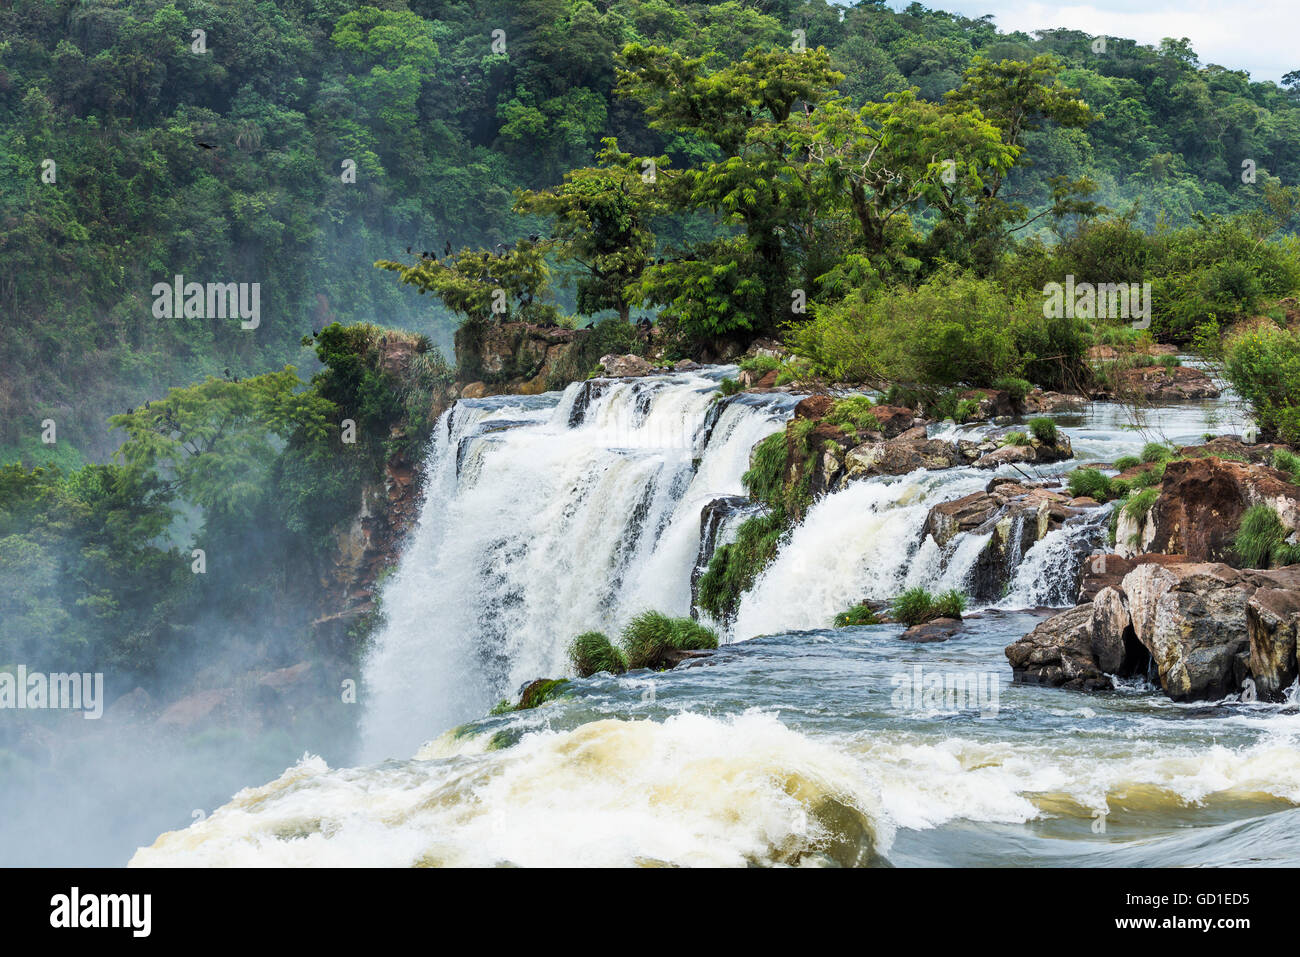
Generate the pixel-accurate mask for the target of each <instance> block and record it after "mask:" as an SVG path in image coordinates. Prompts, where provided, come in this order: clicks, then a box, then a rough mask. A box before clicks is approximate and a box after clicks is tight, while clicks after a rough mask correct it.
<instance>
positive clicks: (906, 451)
mask: <svg viewBox="0 0 1300 957" xmlns="http://www.w3.org/2000/svg"><path fill="white" fill-rule="evenodd" d="M959 459H960V456H959V455H958V452H957V446H956V445H955V444H953V443H952V442H945V441H943V440H942V439H919V440H918V439H913V440H908V441H903V440H901V439H895V440H890V441H885V442H864V443H862V444H861V445H858V446H856V447H854V448H853V449H851V450H849V452H848V453H847V454H846V455H845V456H844V467H845V471H846V474H847V477H848V478H850V479H857V478H869V477H871V476H874V475H906V474H907V473H909V472H914V471H916V470H917V469H928V470H931V471H933V470H938V469H950V468H952V467H953V466H955V465H957V464H958V462H959Z"/></svg>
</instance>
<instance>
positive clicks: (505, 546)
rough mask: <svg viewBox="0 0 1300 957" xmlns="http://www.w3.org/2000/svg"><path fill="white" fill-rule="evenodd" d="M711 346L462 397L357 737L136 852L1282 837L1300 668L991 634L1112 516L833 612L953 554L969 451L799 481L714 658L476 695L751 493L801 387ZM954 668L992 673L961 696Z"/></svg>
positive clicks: (420, 861)
mask: <svg viewBox="0 0 1300 957" xmlns="http://www.w3.org/2000/svg"><path fill="white" fill-rule="evenodd" d="M732 372H734V370H732V369H729V368H713V369H708V370H704V371H702V372H698V373H681V374H675V375H669V376H657V377H650V378H646V379H642V380H631V381H604V380H593V381H591V382H587V383H579V384H575V385H572V386H570V387H569V388H568V389H566V390H565V391H564V392H563V393H550V394H547V395H542V396H536V397H528V398H523V397H496V398H491V399H477V400H464V401H461V402H459V403H457V404H456V405H455V406H454V407H453V408H452V409H451V410H450V411H449V412H448V413H447V414H446V415H445V416H444V418H443V420H442V421H441V422H440V423H439V426H438V432H437V435H436V438H435V442H434V443H433V448H432V449H431V451H430V453H429V461H428V466H427V474H428V481H427V489H426V500H425V503H424V506H423V512H422V515H421V520H420V524H419V527H418V529H417V530H416V532H415V533H414V534H413V536H412V539H411V541H410V542H409V544H408V546H407V549H406V551H405V553H404V555H403V558H402V561H401V564H400V567H399V569H398V570H397V572H396V573H395V574H394V575H393V576H392V578H391V579H390V580H389V582H388V583H387V585H386V588H385V590H384V594H383V611H384V614H385V618H386V624H385V625H384V627H383V628H382V629H381V631H380V632H379V633H378V635H377V637H376V639H375V641H374V644H373V647H372V649H371V651H370V654H369V656H368V658H367V660H366V663H365V671H364V681H363V704H364V707H365V713H364V718H363V722H362V736H363V751H364V753H363V755H362V756H361V761H362V762H363V763H361V764H359V765H358V766H356V767H350V768H347V767H345V768H330V767H327V766H326V765H325V763H324V762H323V761H322V760H321V759H319V758H317V757H313V756H305V757H304V758H303V760H302V761H300V762H299V763H298V764H297V765H295V766H294V767H291V768H289V769H287V770H286V771H285V772H284V774H283V775H282V776H281V777H280V778H278V779H277V780H275V781H272V782H270V783H268V784H265V785H262V786H259V787H250V788H246V789H245V790H243V791H241V792H239V793H238V794H237V795H235V797H234V798H233V799H232V800H231V801H230V803H228V804H227V805H225V806H224V807H222V808H220V809H219V810H217V811H216V812H215V813H213V814H212V815H211V816H209V817H208V818H207V819H205V820H202V821H198V822H196V823H194V824H193V825H192V826H190V827H188V828H186V829H184V830H180V831H172V832H168V833H167V834H164V835H162V836H161V837H160V838H159V839H158V840H157V841H156V842H155V843H154V844H153V845H152V846H150V847H147V848H142V849H140V850H139V851H138V852H137V853H136V855H135V857H134V858H133V860H132V863H133V864H134V865H137V866H151V865H175V864H181V865H209V864H217V865H242V864H259V865H262V864H269V865H282V864H283V865H342V864H361V865H368V864H372V865H398V866H422V865H494V864H506V863H510V864H519V865H545V864H574V865H620V866H621V865H660V864H674V865H722V866H733V865H736V866H738V865H745V864H777V865H780V864H792V865H806V864H829V865H847V866H855V865H879V864H894V865H972V864H995V865H1027V864H1034V863H1044V864H1053V865H1062V864H1086V865H1095V864H1140V865H1170V864H1176V865H1197V864H1240V863H1247V862H1251V863H1288V864H1296V863H1298V862H1300V839H1298V838H1297V836H1296V835H1297V833H1300V831H1298V829H1297V824H1300V748H1298V747H1297V745H1298V744H1300V711H1298V709H1297V704H1296V702H1295V701H1294V697H1295V695H1294V690H1293V694H1292V698H1293V700H1292V701H1290V702H1288V703H1286V704H1282V705H1264V704H1258V703H1243V702H1240V701H1237V700H1233V699H1229V700H1225V701H1222V702H1217V703H1211V704H1206V703H1201V704H1198V705H1179V704H1174V703H1173V702H1170V701H1168V700H1167V699H1166V698H1164V696H1163V695H1161V694H1159V693H1158V692H1156V691H1154V690H1153V689H1152V688H1150V687H1148V686H1146V685H1144V684H1142V683H1141V682H1123V683H1119V684H1118V685H1117V687H1116V689H1115V690H1114V691H1113V692H1110V693H1105V694H1087V695H1085V694H1081V693H1073V692H1066V691H1058V690H1051V689H1042V688H1034V687H1023V686H1015V685H1012V684H1011V681H1010V678H1011V674H1010V669H1009V667H1008V666H1007V663H1006V659H1005V657H1004V655H1003V653H1002V649H1003V647H1004V646H1005V645H1006V644H1008V643H1009V642H1011V641H1013V640H1014V639H1016V638H1018V637H1020V636H1021V635H1023V634H1024V633H1025V632H1027V631H1028V630H1030V629H1031V628H1032V627H1033V626H1034V625H1035V624H1036V623H1037V622H1038V621H1039V620H1041V617H1042V615H1043V614H1045V611H1044V610H1043V608H1042V607H1041V606H1061V605H1066V604H1070V603H1071V602H1072V596H1071V595H1070V594H1069V588H1068V587H1066V583H1068V582H1070V581H1071V580H1072V578H1073V575H1074V572H1075V570H1076V569H1077V566H1078V562H1079V561H1081V560H1082V559H1081V555H1083V554H1086V552H1087V551H1088V550H1089V549H1090V547H1091V544H1092V543H1093V542H1094V540H1095V536H1096V535H1097V533H1098V531H1099V528H1100V527H1101V524H1104V523H1099V522H1096V521H1093V522H1080V523H1075V524H1070V525H1067V526H1065V527H1063V528H1062V529H1060V530H1058V531H1056V532H1053V533H1050V534H1049V535H1048V536H1047V537H1046V538H1044V539H1043V540H1041V541H1040V542H1038V543H1037V544H1035V545H1034V546H1033V547H1032V548H1031V549H1030V551H1029V552H1028V554H1026V555H1025V557H1024V558H1023V560H1022V561H1021V562H1020V563H1019V565H1018V566H1017V567H1016V568H1014V569H1012V570H1011V572H1012V574H1011V584H1010V586H1009V588H1008V590H1007V592H1006V593H1005V594H1004V595H1003V596H1001V597H1000V598H999V599H998V600H997V601H996V602H993V603H989V604H987V605H986V606H985V607H983V608H976V609H975V612H976V613H975V614H974V615H972V616H971V617H970V619H969V626H970V627H969V628H968V630H967V631H966V632H965V633H964V634H962V635H961V636H959V637H958V638H955V639H953V640H951V641H948V642H944V643H940V644H929V645H926V644H922V645H912V644H905V643H901V642H899V641H898V640H897V637H898V633H899V631H900V626H889V625H878V626H870V627H860V628H846V629H838V630H834V629H831V628H830V627H829V625H830V622H831V619H832V618H833V617H834V615H835V614H836V613H837V612H839V611H842V610H844V608H846V607H847V606H849V605H851V604H853V603H855V602H856V601H858V600H860V599H861V598H863V597H875V598H888V597H890V596H892V595H895V594H897V593H898V592H899V591H901V590H902V589H904V588H907V587H911V586H914V585H923V586H925V587H927V588H930V589H932V590H940V589H944V588H948V587H961V586H962V584H963V582H964V581H965V580H966V578H967V576H968V575H969V574H970V572H971V568H972V563H973V562H974V560H975V557H976V556H977V555H978V553H979V551H980V549H981V547H982V546H983V544H984V540H983V539H982V537H981V536H978V535H959V536H958V537H957V538H956V539H955V540H954V541H953V542H951V543H949V545H948V546H947V547H946V548H943V549H940V548H939V547H938V546H936V545H935V543H934V542H933V540H931V539H928V538H927V539H924V540H922V536H921V530H922V526H923V524H924V521H925V517H926V514H927V512H928V510H929V509H930V507H932V506H933V505H934V504H936V503H938V502H942V501H946V500H949V499H953V498H956V497H959V496H961V495H965V494H968V493H970V492H972V491H975V490H977V489H980V488H983V487H984V485H985V484H986V483H987V482H988V479H989V478H990V473H989V472H985V471H979V470H975V469H968V468H957V469H951V470H948V471H944V472H917V473H914V474H912V475H907V476H900V477H892V478H883V479H871V480H866V481H861V482H858V483H855V484H852V485H850V486H849V487H848V488H846V489H844V490H843V491H841V492H838V493H836V494H834V495H830V496H827V497H825V498H823V499H822V500H820V501H819V502H817V503H816V504H815V505H814V506H813V507H812V508H811V509H810V510H809V512H808V514H807V516H806V517H805V519H804V521H803V522H802V523H801V524H800V525H799V526H798V527H796V528H795V529H794V530H793V531H792V532H791V533H790V534H789V536H788V537H787V538H786V539H785V540H784V541H783V543H782V545H781V547H780V549H779V552H778V554H777V557H776V558H775V560H774V561H773V562H772V563H771V565H770V566H769V567H768V568H767V569H766V570H765V571H764V572H763V574H762V575H761V576H760V578H759V580H758V581H757V583H756V584H755V587H754V588H753V589H752V590H751V591H750V592H749V593H748V594H747V595H746V596H745V597H744V598H743V600H742V602H741V605H740V608H739V611H738V614H737V617H736V620H735V622H734V623H733V626H732V627H731V629H730V630H729V631H728V632H726V633H725V635H724V642H725V643H724V644H723V646H722V647H721V648H720V649H719V651H718V652H717V653H716V654H715V655H713V656H712V657H710V658H707V659H702V660H699V661H696V662H692V663H690V666H683V667H679V668H677V669H676V670H674V671H671V672H665V673H662V674H653V673H650V672H639V673H632V674H629V675H625V676H621V677H612V676H609V675H597V676H594V677H592V678H590V679H586V680H580V681H573V682H572V683H571V684H570V685H569V686H568V688H567V689H566V690H567V693H566V695H565V696H563V697H561V698H559V699H558V700H556V701H554V702H551V703H549V704H547V705H544V706H543V707H541V708H538V709H535V710H532V711H525V712H518V713H507V714H501V715H488V714H487V712H488V711H489V709H490V708H491V707H492V705H493V704H494V703H495V702H496V701H497V700H499V699H500V698H502V697H508V696H511V695H512V694H514V693H516V692H517V690H518V689H519V687H520V686H521V685H522V684H524V683H526V682H528V681H530V680H532V679H534V678H537V677H542V676H550V677H558V676H562V675H564V674H566V673H568V666H567V662H566V658H565V648H566V645H567V643H568V641H569V639H570V638H571V637H572V636H573V635H575V634H577V633H579V632H582V631H586V630H590V629H599V630H602V631H605V632H607V633H609V634H614V633H616V632H617V631H618V630H619V628H620V627H621V626H622V625H623V624H624V623H625V622H626V621H627V620H628V619H629V618H630V617H631V616H633V615H635V614H636V613H637V612H639V611H642V610H644V609H647V608H655V609H658V610H661V611H665V612H668V613H671V614H675V615H684V614H688V613H690V611H691V578H692V574H698V572H699V570H700V569H701V568H702V567H703V564H704V563H705V562H706V561H707V556H708V554H709V552H710V550H711V549H712V548H713V547H714V546H716V545H717V544H720V543H722V542H725V541H729V540H731V539H732V538H733V537H734V535H735V533H736V528H737V527H738V525H739V524H740V520H742V519H743V518H744V517H746V516H747V515H748V514H751V513H752V508H750V507H747V506H746V505H745V504H744V503H743V502H739V501H738V500H737V497H738V496H742V495H743V494H744V488H743V485H742V482H741V476H742V475H743V473H744V471H745V469H746V468H747V465H748V458H749V453H750V450H751V449H752V448H753V446H754V445H755V444H756V443H757V442H758V441H760V440H761V439H762V438H764V437H765V436H766V435H768V434H770V433H772V432H774V431H776V430H778V429H780V428H781V427H782V425H783V423H784V421H785V420H786V419H788V418H789V416H790V415H791V414H792V409H793V405H794V404H795V402H796V401H797V397H791V396H788V395H784V394H780V393H772V394H766V395H750V394H741V395H739V396H735V397H732V398H730V399H725V400H718V401H715V396H716V393H717V384H718V382H719V380H720V379H721V378H722V377H723V376H724V375H726V374H729V373H732ZM1234 407H1235V403H1234V400H1233V398H1232V397H1231V395H1229V396H1227V397H1225V398H1224V399H1222V400H1219V401H1217V402H1194V403H1185V404H1181V405H1179V406H1176V407H1168V408H1164V409H1159V410H1155V411H1153V412H1151V413H1148V415H1147V416H1146V418H1145V420H1144V421H1141V422H1138V423H1136V425H1135V423H1133V420H1132V415H1131V413H1130V411H1129V410H1127V409H1124V408H1122V407H1119V406H1115V405H1108V404H1104V403H1094V404H1093V405H1091V406H1090V407H1089V408H1088V410H1087V411H1086V412H1084V413H1081V414H1074V415H1061V416H1057V417H1056V419H1057V422H1058V424H1059V425H1060V426H1061V427H1062V428H1064V429H1065V430H1066V431H1067V433H1068V434H1069V435H1070V438H1071V440H1072V442H1073V444H1074V449H1075V454H1076V458H1075V460H1074V461H1072V462H1067V463H1061V464H1059V465H1056V466H1043V467H1039V468H1038V469H1037V471H1038V473H1039V474H1040V475H1043V476H1052V475H1060V474H1063V473H1064V472H1066V471H1068V470H1069V469H1071V468H1073V467H1075V466H1076V465H1078V464H1079V463H1080V462H1087V461H1101V460H1112V459H1114V458H1115V457H1117V456H1119V455H1123V454H1128V453H1133V452H1136V451H1138V450H1139V449H1140V448H1141V446H1142V445H1143V443H1144V442H1146V441H1149V440H1151V439H1153V438H1161V439H1167V440H1172V441H1175V442H1180V443H1190V442H1195V441H1199V440H1200V439H1201V436H1202V434H1203V433H1205V432H1206V431H1208V430H1212V429H1219V430H1222V429H1224V428H1230V427H1231V426H1232V424H1233V421H1232V416H1233V414H1234V412H1233V410H1234ZM955 431H957V430H954V429H952V428H951V427H948V428H947V432H945V431H944V427H940V426H936V427H933V428H932V434H940V433H943V434H951V433H953V432H955ZM962 431H964V432H968V433H970V432H978V431H979V430H978V429H971V428H966V429H963V430H962ZM710 503H716V504H715V506H714V507H713V509H712V511H711V513H709V515H706V520H705V521H703V522H702V519H701V515H702V511H704V510H705V506H708V505H709V504H710ZM954 678H955V679H956V681H955V685H954ZM967 679H969V680H968V681H967ZM936 681H937V683H935V682H936ZM963 682H966V683H965V684H963ZM954 687H955V690H954ZM973 687H981V688H984V689H985V694H984V696H983V697H982V698H980V699H978V700H976V699H972V698H970V697H969V696H967V697H963V693H962V689H963V688H973ZM935 689H938V690H935ZM945 689H946V690H945ZM931 692H933V693H931ZM990 692H991V698H990V697H989V693H990Z"/></svg>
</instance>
